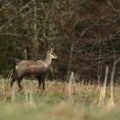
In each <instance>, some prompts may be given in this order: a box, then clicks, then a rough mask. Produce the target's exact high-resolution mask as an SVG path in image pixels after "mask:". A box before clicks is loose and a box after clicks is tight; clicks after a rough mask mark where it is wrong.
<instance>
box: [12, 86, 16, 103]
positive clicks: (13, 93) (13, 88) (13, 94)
mask: <svg viewBox="0 0 120 120" xmlns="http://www.w3.org/2000/svg"><path fill="white" fill-rule="evenodd" d="M15 94H16V88H15V85H13V87H12V90H11V102H12V103H14V102H15Z"/></svg>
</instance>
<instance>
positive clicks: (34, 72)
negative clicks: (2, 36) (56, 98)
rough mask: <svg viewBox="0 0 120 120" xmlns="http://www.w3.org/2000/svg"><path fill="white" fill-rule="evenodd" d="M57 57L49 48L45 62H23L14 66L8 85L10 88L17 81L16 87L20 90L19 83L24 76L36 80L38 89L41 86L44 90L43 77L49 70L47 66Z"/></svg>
mask: <svg viewBox="0 0 120 120" xmlns="http://www.w3.org/2000/svg"><path fill="white" fill-rule="evenodd" d="M56 58H57V56H56V55H55V54H54V53H53V48H51V49H50V50H49V51H48V52H47V56H46V59H45V60H37V61H33V60H23V61H20V62H18V63H17V64H16V66H15V71H14V74H13V77H12V80H11V83H10V86H11V87H12V86H13V84H14V82H15V81H17V83H18V86H19V88H20V89H22V86H21V81H22V80H23V78H24V77H25V76H28V77H32V76H33V77H35V78H36V79H37V80H38V83H39V85H38V87H40V86H41V83H42V86H43V89H45V77H46V74H47V71H48V70H49V66H50V64H51V62H52V59H56Z"/></svg>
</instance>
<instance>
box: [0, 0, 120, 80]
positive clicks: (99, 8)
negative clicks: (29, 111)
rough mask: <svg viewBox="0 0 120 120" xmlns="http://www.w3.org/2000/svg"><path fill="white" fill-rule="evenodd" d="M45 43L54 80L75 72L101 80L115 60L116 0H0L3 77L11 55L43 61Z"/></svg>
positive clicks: (118, 40)
mask: <svg viewBox="0 0 120 120" xmlns="http://www.w3.org/2000/svg"><path fill="white" fill-rule="evenodd" d="M50 46H54V48H55V53H56V55H57V56H58V59H57V60H55V61H54V62H53V63H52V67H51V72H52V74H53V77H54V79H60V80H66V78H67V75H68V74H69V72H70V71H74V73H75V77H76V79H77V80H82V79H91V80H92V79H94V80H96V81H98V80H102V78H104V73H105V67H106V66H109V68H110V71H111V69H112V66H113V63H114V61H115V60H117V59H118V58H120V0H0V74H1V75H2V76H7V75H8V74H9V73H10V71H11V70H12V69H13V68H14V65H15V60H16V59H19V60H24V59H32V60H37V59H44V57H45V54H46V51H47V50H48V49H49V48H50ZM119 73H120V69H119V63H118V65H117V70H116V74H115V75H116V78H119ZM110 74H111V73H110ZM117 80H119V79H117Z"/></svg>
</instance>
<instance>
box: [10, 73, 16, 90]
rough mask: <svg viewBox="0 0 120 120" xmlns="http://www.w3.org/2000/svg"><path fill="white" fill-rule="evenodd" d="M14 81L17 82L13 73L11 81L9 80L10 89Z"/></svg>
mask: <svg viewBox="0 0 120 120" xmlns="http://www.w3.org/2000/svg"><path fill="white" fill-rule="evenodd" d="M15 81H17V75H16V74H15V73H14V74H13V75H12V80H11V82H10V87H11V88H12V87H13V85H14V83H15Z"/></svg>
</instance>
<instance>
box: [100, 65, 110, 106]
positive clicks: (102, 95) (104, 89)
mask: <svg viewBox="0 0 120 120" xmlns="http://www.w3.org/2000/svg"><path fill="white" fill-rule="evenodd" d="M108 71H109V67H108V66H107V67H106V71H105V79H104V84H103V87H101V91H100V97H99V104H98V106H99V107H100V106H102V105H103V104H104V102H105V94H106V84H107V79H108Z"/></svg>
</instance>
